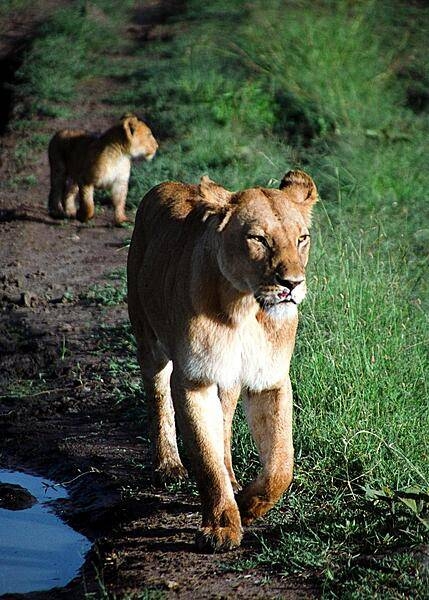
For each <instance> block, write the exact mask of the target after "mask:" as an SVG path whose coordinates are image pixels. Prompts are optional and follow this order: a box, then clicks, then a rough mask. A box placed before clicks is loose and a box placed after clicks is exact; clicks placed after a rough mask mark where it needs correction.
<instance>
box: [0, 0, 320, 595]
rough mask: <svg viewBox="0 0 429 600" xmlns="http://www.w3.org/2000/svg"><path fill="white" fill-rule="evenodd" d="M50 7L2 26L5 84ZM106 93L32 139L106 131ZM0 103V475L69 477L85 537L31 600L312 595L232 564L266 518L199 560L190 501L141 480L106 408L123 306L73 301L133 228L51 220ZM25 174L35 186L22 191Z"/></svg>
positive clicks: (132, 409)
mask: <svg viewBox="0 0 429 600" xmlns="http://www.w3.org/2000/svg"><path fill="white" fill-rule="evenodd" d="M59 4H61V2H55V1H47V2H43V3H35V7H34V9H33V10H32V11H28V12H27V13H26V15H25V18H23V17H22V15H21V17H20V19H14V18H13V15H11V16H9V18H8V19H7V22H6V23H4V22H3V23H2V29H1V35H0V53H1V54H0V61H1V64H2V65H3V67H5V68H4V69H3V73H4V74H5V76H6V79H7V80H9V81H13V73H14V69H16V68H17V66H19V60H20V56H21V54H22V49H23V47H25V44H27V43H28V40H29V39H30V38H31V36H32V35H34V32H35V31H36V28H37V25H38V23H40V21H42V20H43V19H45V18H46V15H47V14H48V13H49V11H51V10H54V9H55V8H56V7H57V6H58V5H59ZM170 4H171V3H170ZM149 8H150V11H149V12H150V15H149V13H147V15H146V16H147V18H146V19H145V16H144V14H143V16H142V15H140V18H139V20H137V21H136V22H134V23H130V26H129V28H128V30H127V35H129V36H135V37H136V38H138V39H139V40H145V41H144V43H150V40H151V37H155V38H156V37H157V36H156V30H157V29H156V28H159V27H160V26H161V25H162V23H163V16H165V6H163V3H162V2H152V3H151V4H150V6H149ZM163 11H164V12H163ZM149 16H150V18H149ZM162 28H163V31H164V30H165V25H162ZM151 33H152V34H153V35H152V36H151ZM164 33H165V31H164ZM141 43H143V42H141ZM113 85H118V84H117V83H115V82H109V81H101V80H100V81H94V82H92V87H91V89H90V90H89V92H90V93H88V88H86V93H85V94H80V95H79V94H78V97H77V102H78V103H79V120H78V121H77V120H76V122H74V121H73V119H69V120H68V121H67V122H64V121H61V120H59V119H57V120H55V119H52V118H51V119H47V118H45V120H44V121H42V125H41V127H42V131H45V132H53V131H55V130H56V129H58V128H61V127H63V126H64V125H68V126H74V125H79V126H80V125H81V124H82V123H81V121H82V120H84V121H85V125H86V127H87V128H89V129H90V130H102V129H104V128H105V127H107V126H108V125H110V123H111V122H112V120H114V119H115V118H116V117H117V115H116V114H114V113H113V112H111V111H112V109H111V108H109V107H106V105H104V104H103V103H102V101H101V99H102V97H103V93H104V92H105V90H106V89H108V88H109V89H111V86H113ZM2 102H3V104H2V117H3V123H2V131H3V135H2V138H1V166H0V169H1V173H0V175H1V184H0V356H1V366H0V388H1V391H0V428H1V429H0V431H1V435H0V468H8V469H18V470H25V471H28V472H31V473H34V474H37V475H41V476H43V477H47V478H51V479H54V480H56V481H58V482H67V481H72V483H70V484H69V485H68V486H67V487H68V490H69V492H70V499H69V500H67V501H64V502H63V503H62V504H61V505H60V506H59V510H60V512H62V513H63V515H64V518H65V519H66V520H67V521H68V522H70V523H71V524H72V525H73V526H74V527H75V528H76V529H78V530H79V531H81V532H82V533H84V534H86V535H87V536H88V537H89V538H90V539H91V540H92V541H94V549H93V551H92V552H91V553H90V555H89V556H88V558H87V561H86V564H85V566H84V568H83V570H82V574H81V576H79V577H78V578H77V579H76V580H75V581H73V582H72V583H71V584H70V585H69V586H67V588H65V589H63V590H54V591H52V592H44V593H35V594H30V595H28V597H31V598H40V599H42V598H43V599H45V598H46V599H47V598H50V599H52V598H84V597H88V596H86V594H88V593H89V594H91V593H92V595H90V596H89V597H94V598H99V597H104V598H105V597H117V598H123V597H125V596H126V595H127V594H130V596H127V597H134V596H133V594H134V593H135V594H136V595H135V597H140V596H139V595H138V592H139V591H140V592H141V591H142V590H144V589H150V590H154V591H155V590H160V591H162V592H163V593H164V594H165V596H163V597H168V598H170V597H172V598H191V597H192V598H194V599H195V598H233V597H234V598H310V597H311V598H314V597H317V596H318V595H319V594H318V591H317V589H316V588H315V587H314V586H313V585H311V584H309V583H308V582H305V581H300V580H297V579H290V578H289V579H287V578H284V577H282V576H281V575H279V574H277V573H274V572H269V571H268V570H262V569H259V570H258V569H247V570H243V572H233V571H232V570H231V569H230V568H228V564H234V563H236V562H237V561H238V560H243V559H246V558H247V557H249V556H250V555H251V553H252V552H253V551H255V550H256V549H258V547H259V542H258V537H257V535H255V533H256V534H258V533H262V532H263V533H264V534H269V528H268V526H267V525H266V524H264V523H263V522H261V523H260V524H258V525H257V526H255V527H254V528H253V529H249V530H247V531H246V534H245V537H244V542H243V547H242V548H241V549H240V550H238V551H237V552H235V553H228V554H226V555H220V556H208V555H203V554H199V553H197V552H196V549H195V547H194V535H195V532H196V529H197V527H198V523H199V515H198V510H199V506H198V500H197V498H196V497H195V496H193V495H192V494H191V493H188V494H187V493H184V492H180V493H179V492H172V491H167V490H165V489H162V488H157V487H156V486H155V485H154V484H153V483H152V482H151V479H150V459H149V455H148V448H147V444H146V443H145V441H144V438H145V431H144V426H143V425H142V424H141V420H140V418H139V416H138V414H139V411H140V410H141V405H140V401H139V399H136V400H135V401H130V400H129V401H125V402H121V403H118V402H116V401H115V394H114V390H115V386H116V385H117V383H118V382H117V379H115V374H114V373H112V369H111V368H109V364H110V361H111V360H112V357H118V356H120V353H121V349H120V347H119V348H118V344H117V339H116V337H115V331H117V332H120V331H122V329H121V328H122V326H123V324H124V323H126V322H127V311H126V305H125V303H120V304H118V305H116V306H113V307H105V306H100V305H98V304H96V303H91V302H88V301H83V300H82V299H80V296H82V293H85V292H87V290H88V289H89V288H90V287H91V286H92V285H94V284H99V285H103V284H104V283H106V281H107V277H108V275H109V273H111V272H112V271H114V270H115V269H120V268H123V267H124V266H125V264H126V256H127V249H126V245H125V244H126V240H127V239H129V237H130V235H131V229H118V228H114V227H112V213H111V210H110V208H109V207H99V209H98V211H97V214H96V217H95V220H94V223H93V224H92V225H91V226H82V225H80V224H79V223H77V222H73V221H71V222H61V223H59V222H57V221H54V220H52V219H51V218H49V216H48V215H47V210H46V203H47V193H48V176H49V172H48V162H47V155H46V152H45V151H40V152H36V153H35V154H34V155H32V156H31V161H30V162H29V163H28V164H25V165H20V164H18V163H17V161H16V160H14V158H13V155H14V149H15V148H16V145H17V142H18V141H19V139H20V137H21V135H22V134H19V133H16V132H15V133H13V132H11V128H10V124H11V122H13V119H14V106H13V96H10V97H9V95H8V94H7V93H6V92H4V93H3V94H2ZM29 175H31V176H32V179H33V181H34V178H36V180H37V184H36V185H29V184H28V183H27V181H28V176H29ZM118 335H119V334H118ZM14 597H24V596H14ZM141 597H153V596H150V595H145V596H141Z"/></svg>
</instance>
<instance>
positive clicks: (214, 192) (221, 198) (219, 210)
mask: <svg viewBox="0 0 429 600" xmlns="http://www.w3.org/2000/svg"><path fill="white" fill-rule="evenodd" d="M198 189H199V192H200V196H201V199H202V204H203V207H204V216H203V221H206V220H207V219H208V218H209V216H210V215H218V216H219V218H220V223H219V225H218V227H217V229H218V231H222V229H223V228H224V227H225V225H226V224H227V223H228V221H229V218H230V216H231V212H232V207H231V206H230V201H231V198H232V196H233V193H232V192H229V191H228V190H226V189H225V188H223V187H222V186H221V185H218V184H217V183H215V182H214V181H212V180H211V179H210V178H209V177H208V176H207V175H203V176H202V177H201V181H200V185H199V186H198Z"/></svg>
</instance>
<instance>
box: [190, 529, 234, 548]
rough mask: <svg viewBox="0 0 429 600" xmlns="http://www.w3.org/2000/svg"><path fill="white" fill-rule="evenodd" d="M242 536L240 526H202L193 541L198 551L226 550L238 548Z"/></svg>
mask: <svg viewBox="0 0 429 600" xmlns="http://www.w3.org/2000/svg"><path fill="white" fill-rule="evenodd" d="M242 537H243V531H242V529H241V527H203V528H202V529H201V530H200V531H199V532H198V533H197V535H196V537H195V543H196V546H197V549H198V550H199V551H200V552H228V551H229V550H233V549H234V548H238V546H239V545H240V543H241V538H242Z"/></svg>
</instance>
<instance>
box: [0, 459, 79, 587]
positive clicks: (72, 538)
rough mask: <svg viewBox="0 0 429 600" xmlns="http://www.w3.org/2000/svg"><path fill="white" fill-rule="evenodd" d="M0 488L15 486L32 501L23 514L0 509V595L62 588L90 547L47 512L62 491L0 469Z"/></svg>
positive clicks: (62, 496)
mask: <svg viewBox="0 0 429 600" xmlns="http://www.w3.org/2000/svg"><path fill="white" fill-rule="evenodd" d="M0 483H10V484H15V485H20V486H22V487H23V488H25V489H27V490H28V491H29V492H30V493H31V494H32V495H33V496H35V497H36V498H37V500H38V502H37V503H36V504H34V505H33V506H32V507H31V508H26V509H24V510H8V509H5V508H0V594H5V593H26V592H33V591H34V592H35V591H41V590H48V589H51V588H54V587H64V586H65V585H67V583H68V582H69V581H71V580H72V579H73V578H74V577H75V576H76V575H77V573H78V570H79V568H80V567H81V566H82V564H83V561H84V559H85V555H86V553H87V552H88V550H89V548H90V546H91V544H90V542H89V540H87V539H86V538H85V537H84V536H83V535H81V534H79V533H77V532H76V531H74V530H73V529H72V528H71V527H69V526H68V525H66V524H65V523H63V521H61V519H59V518H58V517H57V516H56V515H55V514H54V513H53V512H52V510H51V508H50V503H51V502H52V501H53V500H57V499H59V498H66V497H67V492H66V491H65V489H64V488H62V487H61V486H55V487H54V488H53V487H50V486H52V485H54V484H53V482H52V481H48V480H46V479H41V478H40V477H34V476H33V475H27V474H25V473H18V472H11V471H2V470H0ZM45 484H48V487H46V485H45Z"/></svg>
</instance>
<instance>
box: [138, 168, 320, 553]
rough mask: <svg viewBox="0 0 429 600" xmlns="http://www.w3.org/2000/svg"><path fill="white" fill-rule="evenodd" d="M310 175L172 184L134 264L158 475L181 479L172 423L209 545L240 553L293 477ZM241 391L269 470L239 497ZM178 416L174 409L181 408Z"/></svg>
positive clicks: (141, 234)
mask: <svg viewBox="0 0 429 600" xmlns="http://www.w3.org/2000/svg"><path fill="white" fill-rule="evenodd" d="M316 198H317V192H316V188H315V185H314V183H313V181H312V180H311V178H310V177H309V176H308V175H306V174H305V173H302V172H301V171H291V172H289V173H287V175H286V176H285V178H284V179H283V180H282V183H281V189H280V190H274V189H262V188H255V189H250V190H245V191H242V192H237V193H231V192H229V191H227V190H225V189H224V188H223V187H221V186H219V185H217V184H215V183H213V182H212V181H210V180H209V179H208V178H207V177H203V178H202V180H201V183H200V185H199V186H196V185H185V184H181V183H163V184H161V185H159V186H158V187H156V188H154V189H152V190H151V191H150V192H149V193H148V194H147V195H146V196H145V198H144V199H143V201H142V203H141V205H140V208H139V210H138V213H137V217H136V224H135V230H134V234H133V238H132V241H131V246H130V251H129V257H128V305H129V313H130V319H131V323H132V327H133V330H134V334H135V336H136V340H137V346H138V358H139V362H140V366H141V370H142V374H143V378H144V382H145V387H146V395H147V401H148V404H149V405H150V407H151V409H150V412H151V417H152V420H153V421H152V432H153V434H154V436H153V442H154V461H155V469H156V470H157V472H158V474H159V475H160V476H161V477H162V478H163V477H166V478H167V477H170V476H181V475H183V474H184V473H185V470H184V468H183V466H182V463H181V461H180V457H179V454H178V451H177V444H176V432H175V425H174V421H175V417H176V419H177V422H178V424H179V428H180V430H181V434H182V436H183V439H184V443H185V446H186V449H187V452H188V455H189V459H190V464H191V467H192V470H193V472H194V474H195V476H196V479H197V483H198V487H199V492H200V497H201V503H202V528H201V531H200V532H199V535H198V537H197V542H198V545H199V547H200V548H202V549H209V550H227V549H230V548H233V547H235V546H238V545H239V544H240V541H241V537H242V524H248V523H250V522H251V521H252V520H253V519H255V518H256V517H259V516H261V515H263V514H264V513H265V512H266V511H267V510H269V509H270V508H271V507H272V506H273V505H274V504H275V503H276V502H277V500H278V499H279V498H280V496H281V495H282V493H283V492H284V491H285V490H286V489H287V488H288V486H289V484H290V482H291V479H292V470H293V445H292V392H291V385H290V380H289V363H290V359H291V356H292V352H293V347H294V343H295V333H296V329H297V323H298V314H297V304H299V303H300V302H301V300H303V298H304V296H305V292H306V287H305V266H306V264H307V260H308V252H309V237H308V227H309V226H310V217H311V207H312V205H313V204H314V202H315V201H316ZM240 390H242V393H243V398H244V403H245V408H246V413H247V418H248V421H249V425H250V429H251V432H252V435H253V437H254V440H255V443H256V445H257V448H258V451H259V455H260V458H261V462H262V466H263V468H262V471H261V473H260V475H259V476H258V477H257V478H256V479H255V480H254V481H252V482H251V483H249V484H248V485H247V486H246V487H245V488H244V489H243V490H242V491H241V492H239V493H238V495H237V497H236V498H235V497H234V491H238V490H239V485H238V483H237V481H236V479H235V475H234V471H233V469H232V462H231V447H230V442H231V422H232V416H233V414H234V410H235V406H236V403H237V399H238V396H239V393H240ZM173 405H174V409H173Z"/></svg>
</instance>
